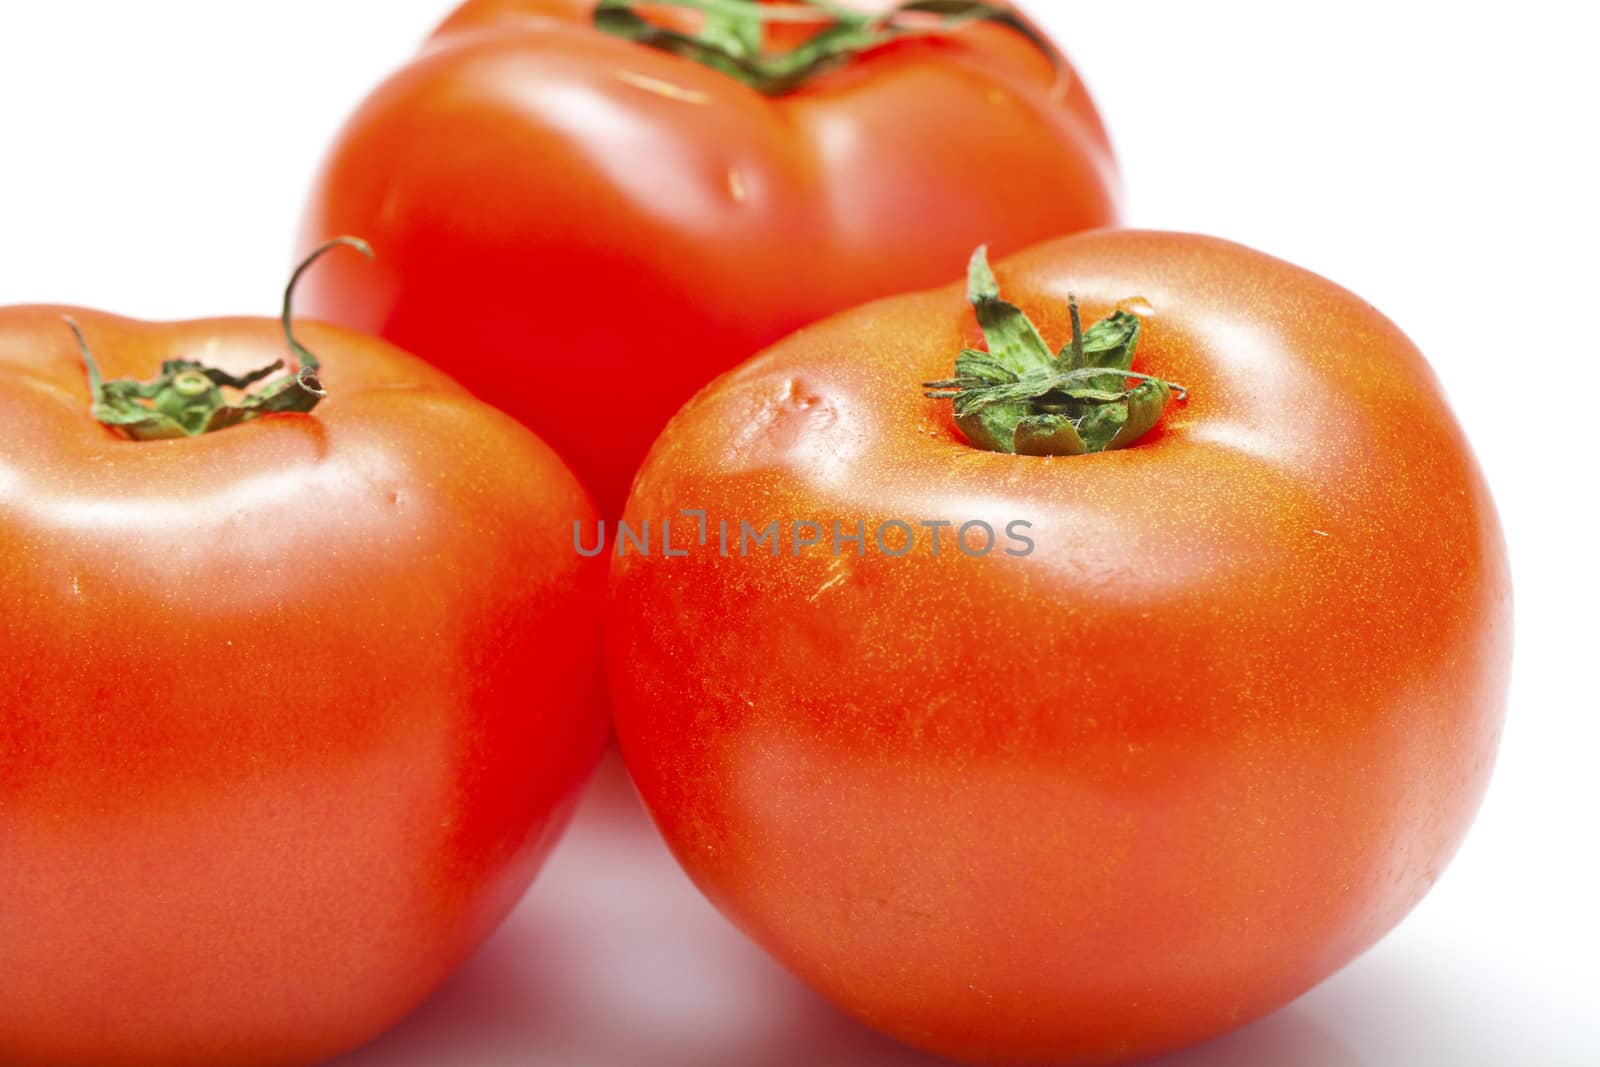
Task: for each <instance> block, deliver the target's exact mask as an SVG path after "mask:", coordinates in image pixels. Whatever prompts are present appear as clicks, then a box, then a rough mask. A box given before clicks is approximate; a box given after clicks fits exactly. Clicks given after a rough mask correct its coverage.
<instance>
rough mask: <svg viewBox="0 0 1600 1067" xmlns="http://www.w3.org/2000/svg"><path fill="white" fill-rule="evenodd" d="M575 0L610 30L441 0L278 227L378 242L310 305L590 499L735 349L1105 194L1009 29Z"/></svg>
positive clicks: (1099, 216)
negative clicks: (458, 396) (749, 49)
mask: <svg viewBox="0 0 1600 1067" xmlns="http://www.w3.org/2000/svg"><path fill="white" fill-rule="evenodd" d="M603 6H604V7H605V8H606V11H605V12H604V14H605V15H606V16H608V17H609V18H610V20H611V22H610V23H609V25H613V27H614V32H605V31H603V30H601V29H597V28H596V27H595V25H594V20H595V7H596V4H595V0H474V2H471V3H468V4H467V5H466V6H464V7H463V8H462V9H461V10H460V11H458V12H457V13H456V14H455V15H454V16H453V17H452V18H451V19H450V20H449V21H448V22H447V23H446V24H445V26H444V27H443V28H442V29H441V31H440V32H439V34H438V35H437V36H436V37H435V38H434V40H433V41H432V43H431V44H430V45H429V47H428V48H427V49H426V50H425V51H424V53H423V54H422V56H421V57H420V58H418V59H417V60H416V62H414V63H413V64H412V65H411V66H409V67H407V68H406V69H404V70H402V71H401V72H400V73H399V74H397V75H396V76H395V77H394V78H392V79H391V80H390V81H389V82H388V83H387V84H385V85H384V86H383V87H381V88H380V89H378V90H377V92H376V93H375V94H374V95H373V96H372V97H371V98H370V99H369V100H368V101H367V102H366V104H365V105H364V106H363V107H362V108H361V109H360V111H359V112H357V114H356V115H355V117H354V118H353V119H352V120H351V122H350V123H349V125H348V126H347V127H346V128H345V130H344V132H343V134H342V135H341V136H340V138H339V141H338V143H337V145H336V146H335V147H334V149H333V151H332V154H331V157H330V158H329V160H328V162H327V164H326V166H325V168H324V170H323V172H322V175H321V177H320V179H319V180H318V183H317V186H316V189H315V191H314V193H313V195H312V198H311V204H310V208H309V211H308V213H307V216H306V224H305V234H306V239H307V240H308V241H315V240H320V239H321V237H322V236H323V235H324V234H328V233H360V234H364V235H366V236H368V237H369V238H371V240H372V242H373V244H374V245H375V246H376V247H377V249H378V251H379V252H380V253H381V255H382V257H383V263H384V266H383V267H382V268H381V269H380V270H378V271H371V270H364V269H362V268H361V266H360V264H359V263H352V262H348V261H345V262H340V263H332V264H330V265H329V267H328V269H327V270H326V271H323V272H321V273H319V274H318V276H317V277H316V278H315V279H313V280H312V282H311V287H310V288H309V289H308V298H309V302H308V305H307V307H308V309H309V310H310V311H312V312H313V313H315V314H317V315H318V316H320V317H325V318H328V319H331V320H333V321H337V322H341V323H343V324H345V325H348V326H354V327H356V328H359V329H364V330H369V331H372V332H375V333H379V334H381V335H382V336H384V337H386V338H388V339H389V340H391V341H394V342H395V343H396V344H398V345H400V346H401V347H403V348H406V349H408V350H410V351H413V352H416V353H417V354H419V355H421V356H423V357H424V358H426V359H429V360H431V361H433V362H435V363H436V364H438V365H439V366H441V367H443V368H445V369H446V370H447V371H449V372H450V373H451V374H453V375H454V376H456V377H457V378H458V379H459V380H460V381H461V382H462V383H463V384H465V385H467V386H468V387H469V388H471V389H472V390H473V392H475V393H476V394H477V395H478V396H480V397H482V398H484V399H486V400H488V401H490V402H491V403H493V404H495V405H496V406H498V407H500V408H502V409H503V410H505V411H508V412H510V413H512V414H513V415H515V416H517V417H518V418H520V419H522V420H523V421H524V422H526V423H527V424H528V425H529V426H530V427H532V428H533V429H534V430H535V431H536V432H538V433H539V434H540V435H541V436H543V437H544V438H545V439H546V440H548V441H549V442H550V443H551V445H552V446H554V447H555V449H556V451H558V452H559V453H561V454H562V455H563V456H564V457H565V458H566V459H567V460H568V461H569V462H570V463H571V464H572V465H573V467H574V469H575V470H576V471H577V473H578V475H579V477H580V478H581V479H582V481H583V482H584V484H586V485H587V486H588V487H589V488H590V490H591V491H593V492H594V494H595V496H596V499H597V500H598V502H599V505H600V508H601V511H602V512H603V513H605V514H607V515H608V516H610V515H614V514H616V513H619V512H620V510H621V506H622V503H623V500H624V498H625V497H626V495H627V491H628V486H629V484H630V483H631V481H632V479H633V475H634V472H635V471H636V470H637V469H638V466H639V463H640V461H641V460H642V459H643V457H644V454H645V451H646V450H647V449H648V447H649V445H650V442H651V441H652V440H654V439H655V436H656V434H657V433H659V432H660V430H661V427H662V426H663V425H664V424H665V423H666V421H667V419H668V418H669V417H670V416H671V415H672V413H673V412H675V411H676V410H677V409H678V408H679V407H680V406H681V405H682V404H683V402H684V401H685V400H687V399H688V398H689V397H690V396H691V395H693V394H694V392H695V390H697V389H699V388H700V387H701V386H703V385H705V384H706V382H708V381H710V380H711V379H712V378H713V377H715V376H716V375H717V374H720V373H722V372H723V371H726V370H728V369H729V368H731V367H732V366H734V365H735V364H736V363H738V362H739V361H740V360H743V359H745V358H747V357H748V356H749V355H750V354H751V353H752V352H755V351H757V350H758V349H760V348H761V347H763V346H765V345H767V344H770V343H772V342H774V341H776V340H778V339H779V338H780V337H782V336H784V335H785V334H787V333H789V332H790V331H792V330H795V329H797V328H799V327H800V326H802V325H805V324H806V323H808V322H813V321H816V320H817V319H819V318H821V317H823V316H825V315H827V314H831V313H833V312H835V311H839V310H841V309H843V308H846V307H850V306H853V305H855V304H859V303H861V302H863V301H865V300H869V299H873V298H876V297H879V296H887V295H889V294H891V293H896V292H904V291H907V290H911V289H917V288H922V287H925V286H929V285H935V284H938V283H939V282H942V281H943V280H945V278H946V276H947V275H948V273H949V264H950V263H953V262H956V261H957V259H958V258H959V257H960V256H963V255H965V254H966V253H968V252H970V251H971V250H972V247H973V246H974V245H975V244H977V243H978V242H979V241H984V240H987V241H991V242H993V243H994V245H995V246H996V248H997V251H999V252H1007V251H1012V250H1015V249H1018V248H1021V247H1023V246H1024V245H1026V244H1029V243H1031V242H1034V241H1038V240H1042V239H1044V238H1046V237H1050V236H1054V235H1057V234H1061V233H1068V232H1072V231H1075V230H1080V229H1086V228H1090V227H1095V226H1103V225H1109V224H1111V223H1113V222H1114V221H1115V220H1116V208H1115V199H1116V179H1115V175H1114V171H1113V166H1112V163H1111V155H1110V151H1109V148H1108V147H1107V143H1106V139H1105V133H1104V131H1103V129H1102V128H1101V125H1100V121H1099V118H1098V117H1097V115H1096V112H1095V109H1094V106H1093V104H1092V103H1091V101H1090V99H1089V97H1088V94H1087V93H1086V92H1085V91H1084V89H1083V86H1082V84H1081V83H1080V82H1079V81H1078V80H1077V78H1076V76H1075V75H1074V74H1073V72H1072V71H1071V69H1070V68H1069V67H1067V66H1066V65H1065V62H1064V61H1062V62H1061V63H1060V65H1059V66H1057V65H1054V64H1053V62H1052V58H1051V57H1050V56H1049V55H1047V53H1046V51H1045V48H1046V47H1048V46H1047V45H1045V44H1044V42H1042V41H1030V40H1029V39H1028V37H1027V36H1026V35H1025V32H1023V31H1021V30H1019V29H1018V28H1016V27H1015V26H1011V25H1003V24H999V23H996V22H994V21H987V20H983V21H976V22H967V21H963V20H962V19H961V17H959V16H952V17H950V18H949V19H932V20H930V19H929V18H928V17H927V16H926V15H923V16H918V15H917V14H916V13H915V12H903V13H901V14H899V15H897V16H896V18H897V20H898V21H896V22H893V23H885V24H882V25H878V24H873V25H869V26H865V27H862V28H861V29H860V30H859V32H858V34H857V35H856V36H847V37H845V38H844V39H842V40H841V39H839V36H838V31H839V30H840V29H841V28H842V29H846V30H848V29H850V27H849V26H840V25H836V26H834V31H835V36H833V37H829V38H826V40H830V41H834V42H835V45H834V47H835V48H836V50H835V51H833V52H831V53H827V54H824V55H821V56H814V52H815V50H816V48H817V47H818V46H816V45H812V46H810V47H811V48H812V51H811V52H806V51H800V52H784V51H781V50H782V49H786V48H789V47H790V46H792V45H795V44H796V42H797V40H803V39H804V33H803V32H800V31H802V30H804V31H807V32H809V31H812V30H814V29H815V28H816V27H815V26H809V27H808V26H805V25H801V26H798V27H797V26H796V25H795V24H792V23H789V22H781V23H776V24H774V25H773V26H771V27H768V42H769V45H771V46H773V47H775V48H778V49H780V52H779V53H778V54H777V55H772V54H770V53H768V54H766V58H764V59H763V58H762V56H761V54H757V55H756V56H755V57H753V58H752V57H749V56H746V57H744V58H742V59H740V58H738V48H737V47H736V45H737V42H738V41H739V40H740V39H742V38H749V37H753V38H754V39H755V40H756V41H759V40H760V39H761V34H762V26H761V20H760V19H758V18H756V17H755V14H756V13H759V12H763V11H766V12H769V13H772V12H777V14H769V17H772V18H776V17H778V16H779V15H782V14H784V13H787V14H788V15H790V16H791V17H792V16H793V14H794V13H795V11H796V9H800V12H799V13H800V14H801V15H803V16H807V17H810V18H812V19H815V18H816V17H817V14H816V13H817V11H818V10H819V9H821V8H822V7H824V6H825V5H822V4H820V3H814V2H812V0H805V2H804V3H800V4H789V5H779V6H777V7H768V8H763V7H761V6H759V5H753V4H742V3H739V2H738V0H734V2H733V3H730V4H726V5H723V7H724V8H728V9H731V10H733V11H734V13H735V14H734V15H732V16H726V17H725V18H723V19H722V20H721V21H720V22H719V26H720V27H721V29H722V30H723V31H724V32H723V33H722V35H721V37H719V39H718V40H719V42H720V43H719V44H718V45H717V46H716V47H713V46H712V45H710V44H702V43H698V42H697V41H696V40H695V39H694V38H692V37H687V36H684V35H671V34H667V33H665V32H664V31H662V32H660V33H657V34H656V35H655V36H650V34H651V32H652V29H651V28H652V27H658V26H659V25H660V24H677V23H681V22H682V21H683V19H682V16H683V14H684V11H683V10H682V9H683V8H686V7H692V6H694V5H692V4H690V3H688V0H677V2H676V3H673V4H656V5H650V6H648V7H641V9H640V11H638V12H635V11H634V10H633V7H634V5H632V4H630V3H617V2H611V3H608V4H606V5H603ZM867 6H873V7H876V8H877V9H878V10H880V11H881V10H883V9H884V8H885V7H886V6H887V5H885V4H884V3H882V2H879V3H877V4H876V5H867ZM946 6H947V7H950V8H952V9H955V10H966V11H967V12H968V15H969V16H970V15H971V14H972V12H973V11H975V10H978V9H986V8H985V5H980V4H972V3H956V4H954V5H946ZM836 7H837V5H836ZM741 11H742V14H740V12H741ZM674 15H676V16H679V17H678V18H676V19H674V18H673V16H674ZM940 29H942V30H943V31H944V32H941V33H937V34H930V33H927V32H923V31H925V30H940ZM780 31H781V32H780ZM902 34H904V36H901V35H902ZM619 35H621V36H619ZM641 36H645V37H648V39H649V40H651V41H652V42H653V43H654V44H655V45H656V47H652V46H651V45H650V44H647V43H641V42H640V40H639V38H640V37H641ZM800 47H801V48H802V49H804V48H806V47H807V46H805V45H801V46H800ZM691 56H692V57H693V58H691ZM785 56H799V57H800V58H801V59H805V58H806V57H808V56H810V57H813V58H815V59H816V62H815V63H814V64H810V65H807V64H805V63H800V61H799V60H794V61H792V62H791V61H787V60H785V59H784V57H785ZM697 60H698V61H697ZM736 60H737V61H736ZM794 64H798V66H794ZM792 66H793V69H792V70H791V67H792ZM729 70H731V71H733V73H728V72H727V71H729ZM734 74H738V75H739V77H735V76H734ZM741 78H742V80H741Z"/></svg>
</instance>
